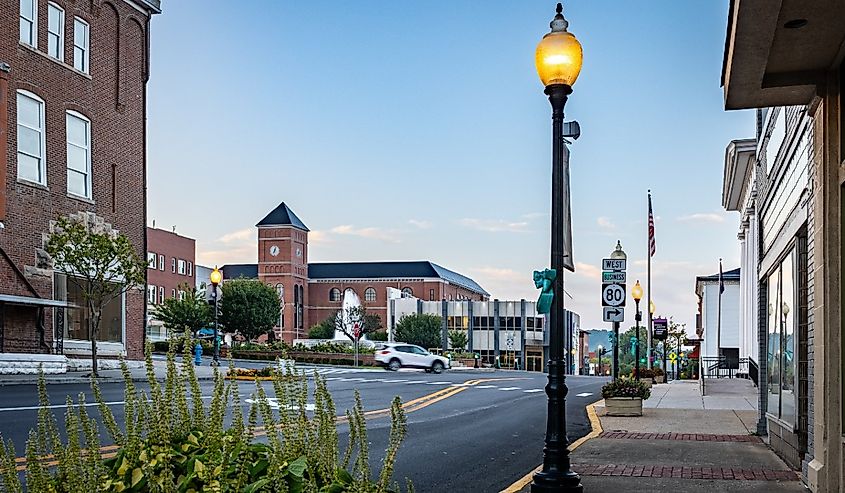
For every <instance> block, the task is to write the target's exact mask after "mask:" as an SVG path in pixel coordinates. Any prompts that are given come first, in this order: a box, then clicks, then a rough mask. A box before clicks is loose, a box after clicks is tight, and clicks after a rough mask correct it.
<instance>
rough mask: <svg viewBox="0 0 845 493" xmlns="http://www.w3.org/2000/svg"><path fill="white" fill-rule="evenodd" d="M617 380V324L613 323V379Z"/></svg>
mask: <svg viewBox="0 0 845 493" xmlns="http://www.w3.org/2000/svg"><path fill="white" fill-rule="evenodd" d="M617 378H619V322H613V379H614V380H616V379H617Z"/></svg>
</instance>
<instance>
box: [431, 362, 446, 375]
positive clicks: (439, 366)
mask: <svg viewBox="0 0 845 493" xmlns="http://www.w3.org/2000/svg"><path fill="white" fill-rule="evenodd" d="M443 368H444V366H443V363H441V362H440V361H435V362H434V364H432V365H431V371H432V372H433V373H438V374H439V373H443Z"/></svg>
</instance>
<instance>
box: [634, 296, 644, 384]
mask: <svg viewBox="0 0 845 493" xmlns="http://www.w3.org/2000/svg"><path fill="white" fill-rule="evenodd" d="M634 303H635V304H636V305H637V308H636V311H637V312H636V314H635V315H634V320H636V322H637V348H636V350H635V353H634V368H635V369H634V375H636V378H637V380H639V379H640V320H641V319H642V318H643V315H642V314H641V313H640V300H634Z"/></svg>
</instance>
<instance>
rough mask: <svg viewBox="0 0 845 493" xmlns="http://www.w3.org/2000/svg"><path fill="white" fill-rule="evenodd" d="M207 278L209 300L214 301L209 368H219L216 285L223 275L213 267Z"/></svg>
mask: <svg viewBox="0 0 845 493" xmlns="http://www.w3.org/2000/svg"><path fill="white" fill-rule="evenodd" d="M208 277H209V279H210V280H211V298H212V299H213V300H214V356H213V359H212V360H211V366H220V343H219V342H217V298H218V296H217V285H218V284H220V281H222V280H223V274H222V273H221V272H220V270H219V269H218V268H217V266H216V265H215V266H214V270H213V271H211V275H210V276H208Z"/></svg>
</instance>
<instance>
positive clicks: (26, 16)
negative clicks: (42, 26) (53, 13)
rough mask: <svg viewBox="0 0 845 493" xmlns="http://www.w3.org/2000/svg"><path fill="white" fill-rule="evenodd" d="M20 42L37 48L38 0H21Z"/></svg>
mask: <svg viewBox="0 0 845 493" xmlns="http://www.w3.org/2000/svg"><path fill="white" fill-rule="evenodd" d="M20 17H21V22H20V24H21V37H20V40H21V43H26V44H28V45H29V46H32V47H34V48H38V0H21V12H20Z"/></svg>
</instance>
